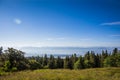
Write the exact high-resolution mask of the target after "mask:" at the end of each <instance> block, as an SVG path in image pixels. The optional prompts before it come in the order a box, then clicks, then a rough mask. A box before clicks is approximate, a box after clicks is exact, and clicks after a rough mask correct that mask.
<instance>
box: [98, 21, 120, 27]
mask: <svg viewBox="0 0 120 80" xmlns="http://www.w3.org/2000/svg"><path fill="white" fill-rule="evenodd" d="M100 25H109V26H110V25H120V21H117V22H108V23H102V24H100Z"/></svg>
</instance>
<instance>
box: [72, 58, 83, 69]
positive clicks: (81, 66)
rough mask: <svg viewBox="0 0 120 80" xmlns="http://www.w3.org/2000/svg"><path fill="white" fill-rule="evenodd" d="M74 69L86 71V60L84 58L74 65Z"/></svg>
mask: <svg viewBox="0 0 120 80" xmlns="http://www.w3.org/2000/svg"><path fill="white" fill-rule="evenodd" d="M74 69H84V59H83V58H82V56H80V57H79V59H78V61H76V62H75V63H74Z"/></svg>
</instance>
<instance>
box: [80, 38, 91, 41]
mask: <svg viewBox="0 0 120 80" xmlns="http://www.w3.org/2000/svg"><path fill="white" fill-rule="evenodd" d="M79 40H81V41H89V40H92V39H90V38H83V39H79Z"/></svg>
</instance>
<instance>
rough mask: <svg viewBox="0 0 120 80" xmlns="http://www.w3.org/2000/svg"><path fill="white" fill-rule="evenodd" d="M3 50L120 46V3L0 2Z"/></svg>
mask: <svg viewBox="0 0 120 80" xmlns="http://www.w3.org/2000/svg"><path fill="white" fill-rule="evenodd" d="M0 46H9V47H11V46H16V47H22V46H34V47H40V46H73V47H75V46H80V47H93V46H94V47H95V46H109V47H114V46H120V1H119V0H57V1H56V0H0Z"/></svg>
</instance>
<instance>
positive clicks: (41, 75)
mask: <svg viewBox="0 0 120 80" xmlns="http://www.w3.org/2000/svg"><path fill="white" fill-rule="evenodd" d="M0 80H120V68H94V69H84V70H67V69H53V70H50V69H40V70H34V71H30V70H27V71H20V72H13V73H9V74H6V75H2V76H0Z"/></svg>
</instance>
